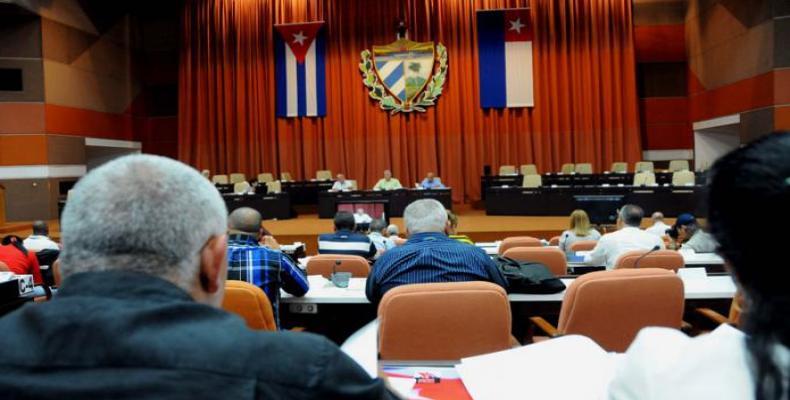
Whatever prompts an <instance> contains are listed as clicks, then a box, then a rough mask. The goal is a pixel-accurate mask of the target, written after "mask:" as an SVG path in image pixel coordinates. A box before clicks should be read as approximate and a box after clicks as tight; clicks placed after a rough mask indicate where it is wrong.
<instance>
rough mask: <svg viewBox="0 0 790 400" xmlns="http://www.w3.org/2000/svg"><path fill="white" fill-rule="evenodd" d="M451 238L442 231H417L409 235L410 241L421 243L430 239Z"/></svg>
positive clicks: (441, 239)
mask: <svg viewBox="0 0 790 400" xmlns="http://www.w3.org/2000/svg"><path fill="white" fill-rule="evenodd" d="M445 240H450V238H448V237H447V235H445V234H444V233H442V232H423V233H415V234H414V235H410V236H409V240H408V243H421V242H428V241H445Z"/></svg>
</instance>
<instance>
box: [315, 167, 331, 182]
mask: <svg viewBox="0 0 790 400" xmlns="http://www.w3.org/2000/svg"><path fill="white" fill-rule="evenodd" d="M315 179H318V180H319V181H331V180H332V171H330V170H328V169H322V170H320V171H315Z"/></svg>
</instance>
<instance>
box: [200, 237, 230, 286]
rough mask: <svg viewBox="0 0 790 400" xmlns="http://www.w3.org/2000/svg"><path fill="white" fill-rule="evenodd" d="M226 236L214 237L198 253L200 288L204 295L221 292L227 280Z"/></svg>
mask: <svg viewBox="0 0 790 400" xmlns="http://www.w3.org/2000/svg"><path fill="white" fill-rule="evenodd" d="M227 252H228V240H227V235H220V236H214V237H212V238H211V239H209V241H208V242H207V243H206V245H205V246H204V247H203V250H201V251H200V286H201V289H202V290H203V291H204V292H206V294H209V295H211V294H214V293H217V292H218V291H220V290H222V288H223V287H224V282H225V279H226V278H227V273H228V272H227V268H228V265H227V261H226V257H227Z"/></svg>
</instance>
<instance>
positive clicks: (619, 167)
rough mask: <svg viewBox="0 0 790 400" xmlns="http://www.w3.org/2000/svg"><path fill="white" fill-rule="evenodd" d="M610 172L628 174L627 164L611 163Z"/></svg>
mask: <svg viewBox="0 0 790 400" xmlns="http://www.w3.org/2000/svg"><path fill="white" fill-rule="evenodd" d="M612 172H617V173H620V174H624V173H626V172H628V163H626V162H613V163H612Z"/></svg>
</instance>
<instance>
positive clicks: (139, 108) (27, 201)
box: [0, 0, 180, 221]
mask: <svg viewBox="0 0 790 400" xmlns="http://www.w3.org/2000/svg"><path fill="white" fill-rule="evenodd" d="M13 3H16V4H13ZM143 3H146V2H136V3H135V2H114V1H113V2H86V1H78V0H57V1H37V0H29V1H24V2H12V3H11V4H9V3H2V4H0V68H5V69H11V68H18V69H21V73H22V79H21V88H20V89H21V90H0V182H3V183H4V185H5V186H6V203H7V219H8V220H9V221H20V220H32V219H39V218H42V219H51V218H57V216H58V212H57V200H58V198H59V197H62V196H65V193H63V190H65V189H66V188H68V186H61V185H60V182H62V181H72V182H73V181H75V180H76V179H78V178H79V176H81V175H82V174H84V173H85V171H86V170H87V164H88V161H89V160H88V158H89V157H86V149H87V150H90V149H96V148H99V149H101V148H107V149H121V150H123V149H129V148H131V149H136V148H140V147H142V148H143V151H146V152H149V153H155V154H163V155H167V156H170V157H176V145H175V140H176V137H177V128H176V124H177V118H176V112H177V99H176V93H177V89H176V84H177V83H176V82H177V62H178V61H177V60H178V59H177V53H176V47H177V38H176V37H177V35H176V34H177V26H178V11H179V9H180V2H164V3H163V4H159V5H155V4H143ZM168 12H169V14H168ZM162 20H164V21H165V22H162ZM163 27H164V28H163ZM168 74H169V75H168ZM95 146H100V147H95ZM121 152H122V151H121ZM94 153H95V152H94ZM87 154H88V155H89V154H91V152H90V151H88V152H87ZM119 154H120V152H119Z"/></svg>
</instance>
